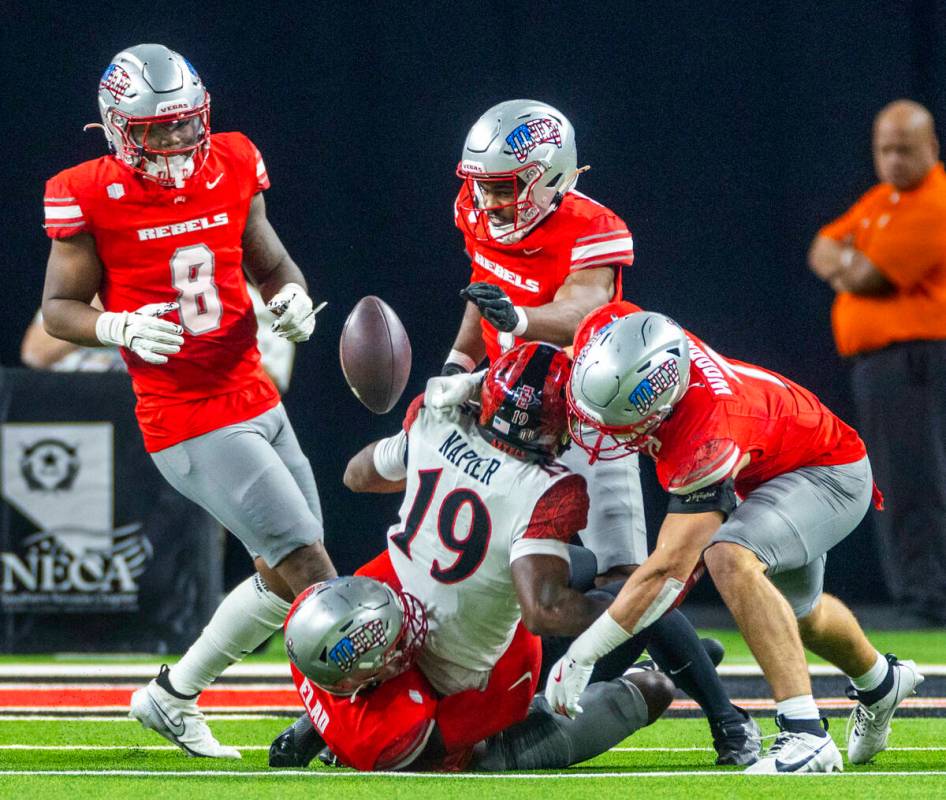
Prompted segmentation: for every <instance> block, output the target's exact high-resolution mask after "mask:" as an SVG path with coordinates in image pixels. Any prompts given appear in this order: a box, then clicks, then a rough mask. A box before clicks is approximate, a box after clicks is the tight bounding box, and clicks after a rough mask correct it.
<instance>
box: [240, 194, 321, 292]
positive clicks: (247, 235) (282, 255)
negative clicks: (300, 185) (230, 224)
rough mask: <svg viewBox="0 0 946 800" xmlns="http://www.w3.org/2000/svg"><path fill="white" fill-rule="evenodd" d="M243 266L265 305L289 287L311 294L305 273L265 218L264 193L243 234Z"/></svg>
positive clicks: (255, 202)
mask: <svg viewBox="0 0 946 800" xmlns="http://www.w3.org/2000/svg"><path fill="white" fill-rule="evenodd" d="M243 266H244V268H245V269H246V271H247V272H248V273H249V275H250V278H251V279H252V281H253V283H254V284H255V285H256V288H257V289H259V293H260V295H261V296H262V298H263V301H264V302H265V303H268V302H269V301H270V300H272V299H273V296H274V295H275V294H276V293H277V292H278V291H279V290H280V289H282V287H283V286H285V285H286V284H287V283H294V284H297V285H298V286H301V287H302V288H303V289H304V290H305V291H308V285H307V284H306V282H305V276H304V275H303V274H302V270H301V269H299V267H298V266H297V265H296V262H295V261H293V260H292V258H291V257H290V256H289V253H288V251H287V250H286V248H285V246H284V245H283V243H282V241H281V240H280V238H279V236H278V234H277V233H276V231H275V230H274V229H273V226H272V225H271V224H270V221H269V218H268V217H267V216H266V201H265V200H264V199H263V193H262V192H257V193H256V195H254V197H253V200H252V201H251V202H250V211H249V215H248V216H247V219H246V228H245V229H244V231H243Z"/></svg>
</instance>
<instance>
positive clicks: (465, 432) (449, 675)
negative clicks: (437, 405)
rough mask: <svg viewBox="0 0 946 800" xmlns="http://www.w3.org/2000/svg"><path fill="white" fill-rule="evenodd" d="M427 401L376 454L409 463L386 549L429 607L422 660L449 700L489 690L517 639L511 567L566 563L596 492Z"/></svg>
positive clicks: (410, 589) (459, 414)
mask: <svg viewBox="0 0 946 800" xmlns="http://www.w3.org/2000/svg"><path fill="white" fill-rule="evenodd" d="M421 399H422V398H418V400H417V401H415V403H414V404H412V406H411V410H410V411H409V412H408V416H407V418H406V419H405V425H404V426H405V431H407V434H406V436H405V434H404V433H402V434H400V435H399V436H398V437H392V438H391V439H389V440H385V442H383V443H381V444H380V445H379V447H378V449H377V450H376V452H378V451H380V452H381V453H384V454H385V455H384V456H383V457H382V459H381V460H382V462H383V461H387V462H388V464H391V463H395V464H396V459H397V458H398V457H400V458H401V459H402V460H401V462H400V463H401V464H402V465H403V464H406V478H407V484H406V487H405V494H404V502H403V504H402V505H401V510H400V522H399V523H398V524H397V525H392V526H391V528H390V529H389V530H388V553H389V554H390V557H391V563H392V564H393V566H394V569H395V571H396V572H397V575H398V578H399V579H400V581H401V585H402V587H403V589H404V590H405V591H407V592H409V593H411V594H413V595H414V596H415V597H417V598H418V599H419V600H420V601H421V602H422V603H423V604H424V607H425V608H426V610H427V620H428V625H429V632H428V635H427V642H426V644H425V646H424V649H423V651H422V653H421V656H420V658H419V659H418V665H419V666H420V668H421V669H422V670H423V672H424V674H425V675H426V676H427V678H428V679H429V680H430V682H431V683H432V684H433V686H434V688H436V689H437V690H438V691H440V692H442V693H443V694H453V693H455V692H458V691H463V690H466V689H474V688H475V689H482V688H483V687H485V686H486V683H487V682H488V680H489V675H490V671H491V670H492V668H493V666H494V665H495V664H496V662H497V661H498V660H499V658H500V656H502V654H503V653H504V652H505V651H506V648H507V647H508V646H509V643H510V642H511V641H512V638H513V634H514V633H515V630H516V626H517V625H518V623H519V620H520V608H519V601H518V598H517V596H516V592H515V588H514V585H513V581H512V575H511V570H510V565H511V563H512V562H513V561H514V560H516V559H517V558H521V557H522V556H526V555H535V554H545V555H554V556H558V557H560V558H563V559H566V560H567V559H568V550H567V547H566V544H565V543H566V542H567V541H568V540H569V539H570V538H571V537H572V536H573V535H574V534H575V533H576V532H577V531H578V530H580V529H581V528H582V527H584V525H585V520H586V517H587V510H588V495H587V491H586V486H585V480H584V478H582V477H581V476H578V475H574V474H572V473H571V472H570V471H569V470H568V468H567V467H565V466H564V465H562V464H559V463H557V462H555V463H553V464H551V465H540V464H538V463H535V462H530V461H522V460H520V459H517V458H515V457H513V456H511V455H508V454H506V453H504V452H502V451H500V450H498V449H496V448H495V447H493V446H492V445H491V444H489V442H487V441H486V440H485V439H484V438H483V437H482V436H481V435H480V433H479V430H478V428H477V426H476V419H475V417H474V416H472V415H470V414H468V413H465V412H455V413H454V414H453V415H452V416H451V417H450V418H444V417H443V416H442V415H438V414H434V413H432V412H430V411H429V410H427V409H425V408H424V407H423V406H422V405H421V403H420V402H419V401H420V400H421ZM398 451H400V452H399V453H398ZM378 461H379V459H378V458H377V457H376V460H375V463H376V465H377V466H380V467H381V470H379V471H382V472H383V471H384V470H385V469H386V470H387V472H388V474H390V473H391V471H392V470H391V467H390V466H387V467H386V466H385V465H384V463H381V464H379V463H378ZM402 474H404V473H403V472H402ZM392 477H393V475H392Z"/></svg>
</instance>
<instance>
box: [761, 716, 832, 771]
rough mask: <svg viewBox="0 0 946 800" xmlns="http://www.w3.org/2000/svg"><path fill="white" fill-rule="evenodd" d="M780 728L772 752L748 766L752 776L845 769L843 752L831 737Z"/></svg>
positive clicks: (780, 723) (770, 749)
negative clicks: (842, 759) (842, 758)
mask: <svg viewBox="0 0 946 800" xmlns="http://www.w3.org/2000/svg"><path fill="white" fill-rule="evenodd" d="M776 722H777V723H778V726H779V728H780V729H781V730H780V732H779V733H778V735H777V736H776V737H775V741H774V742H773V743H772V746H771V747H770V748H769V751H768V752H767V753H766V754H765V755H764V756H763V757H762V758H760V759H759V760H758V761H756V763H755V764H753V765H752V766H751V767H748V768H747V769H746V773H747V774H750V775H782V774H792V773H803V772H843V771H844V764H843V762H842V761H841V752H840V751H839V750H838V746H837V745H836V744H835V743H834V740H833V739H832V738H831V737H830V736H827V735H826V736H816V735H815V734H813V733H803V732H800V731H787V730H785V729H784V728H783V727H782V719H781V718H780V717H776Z"/></svg>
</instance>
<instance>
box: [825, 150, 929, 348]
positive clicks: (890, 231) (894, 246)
mask: <svg viewBox="0 0 946 800" xmlns="http://www.w3.org/2000/svg"><path fill="white" fill-rule="evenodd" d="M819 234H820V235H821V236H827V237H828V238H830V239H835V240H836V241H841V240H843V239H844V238H845V237H846V236H848V235H851V234H853V236H854V242H853V244H854V247H856V248H857V249H858V250H860V251H861V252H862V253H863V254H864V255H865V256H867V258H869V259H870V260H871V262H872V263H873V264H874V266H875V267H877V269H878V270H879V271H880V272H882V273H883V275H884V277H886V278H887V280H888V281H890V282H891V283H892V284H893V285H894V291H893V292H891V293H890V294H889V295H882V296H875V297H868V296H864V295H855V294H850V293H848V292H842V293H840V294H838V296H837V297H836V298H835V301H834V307H833V309H832V312H831V318H832V325H833V327H834V340H835V342H836V343H837V347H838V352H839V353H840V354H841V355H842V356H852V355H856V354H857V353H864V352H868V351H871V350H879V349H880V348H882V347H886V346H887V345H889V344H892V343H894V342H906V341H912V340H915V339H946V171H944V170H943V165H942V164H941V163H940V164H937V165H936V166H935V167H933V168H932V169H931V170H930V171H929V172H928V173H927V175H926V177H925V178H924V179H923V182H922V183H921V184H920V185H919V186H917V187H916V188H915V189H911V190H909V191H906V192H900V191H897V189H895V188H894V187H893V186H891V185H890V184H889V183H881V184H878V185H877V186H875V187H874V188H873V189H871V190H870V191H869V192H867V194H865V195H864V196H863V197H862V198H861V199H860V200H858V201H857V203H855V204H854V205H853V206H852V207H851V208H850V210H848V211H847V212H846V213H845V214H844V215H843V216H841V217H839V218H838V219H836V220H835V221H834V222H832V223H831V224H830V225H826V226H825V227H824V228H822V229H821V230H820V231H819Z"/></svg>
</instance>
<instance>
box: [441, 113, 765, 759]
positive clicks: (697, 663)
mask: <svg viewBox="0 0 946 800" xmlns="http://www.w3.org/2000/svg"><path fill="white" fill-rule="evenodd" d="M578 163H579V162H578V153H577V147H576V135H575V130H574V128H573V127H572V124H571V123H570V122H569V120H568V119H567V117H566V116H565V115H564V114H562V112H561V111H559V110H558V109H556V108H553V107H552V106H550V105H548V104H547V103H543V102H540V101H536V100H528V99H519V100H508V101H506V102H503V103H499V104H497V105H495V106H493V107H492V108H490V109H488V110H487V111H486V112H484V113H483V114H482V116H480V118H479V119H478V120H477V121H476V122H475V123H474V125H473V126H472V128H470V131H469V133H468V134H467V137H466V140H465V141H464V143H463V148H462V151H461V155H460V162H459V164H458V165H457V175H458V176H459V177H460V178H462V179H463V186H462V187H461V188H460V191H459V193H458V195H457V199H456V203H455V205H454V222H455V224H456V227H457V229H458V230H459V231H460V233H461V234H462V236H463V244H464V249H465V251H466V253H467V255H468V256H469V259H470V267H471V275H470V281H471V282H470V285H469V286H467V287H466V288H465V289H464V290H463V291H462V292H461V295H462V296H463V297H464V298H465V299H466V300H467V301H468V302H467V304H466V309H465V312H464V315H463V318H462V321H461V322H460V326H459V330H458V332H457V335H456V339H455V341H454V344H453V349H452V350H451V352H450V355H449V356H448V358H447V361H446V363H445V364H444V367H443V374H444V375H449V374H455V373H457V372H460V371H467V372H470V371H471V370H473V369H475V367H476V365H477V364H478V363H479V362H480V361H481V360H482V358H483V356H484V354H485V355H486V357H487V358H488V359H489V361H490V362H493V361H495V360H496V359H497V358H498V357H499V355H500V354H501V353H502V352H504V351H505V350H508V349H509V348H510V347H512V346H513V345H514V344H518V343H521V342H524V341H547V342H552V343H555V344H559V345H567V344H571V343H572V340H573V338H574V335H575V329H576V328H577V326H578V323H579V322H580V321H581V320H582V319H583V318H584V317H585V315H586V314H588V313H589V312H590V311H592V310H593V309H595V308H598V307H600V306H601V305H602V304H603V303H607V302H608V301H609V300H615V299H619V298H620V297H621V282H622V281H621V272H622V269H623V268H624V267H630V266H631V264H632V263H633V261H634V242H633V238H632V236H631V233H630V231H629V230H628V226H627V224H626V223H625V222H624V220H623V219H621V217H619V216H618V215H617V214H615V213H614V212H613V211H612V210H611V209H610V208H608V207H606V206H604V205H602V204H601V203H599V202H597V201H595V200H593V199H591V198H590V197H587V196H586V195H584V194H582V193H581V192H579V191H577V190H576V184H577V181H578V178H579V175H580V174H581V173H582V172H584V171H585V169H587V168H579V166H578ZM560 460H561V461H562V462H563V463H564V464H565V465H566V466H567V467H568V468H569V469H570V470H571V471H572V472H574V473H576V474H578V475H582V476H584V478H585V479H586V481H587V490H588V496H589V508H588V522H587V524H586V526H585V527H584V528H583V529H582V530H581V531H580V532H579V535H580V538H581V542H582V544H583V545H584V546H585V547H586V548H588V549H589V550H590V551H591V552H592V553H594V556H595V559H594V560H592V561H591V564H592V565H593V568H594V569H597V571H598V573H599V575H598V585H603V584H605V583H607V582H609V581H612V580H615V579H623V578H626V577H627V576H628V575H629V574H630V573H631V571H632V570H633V569H634V567H635V566H636V565H638V564H640V563H641V562H642V561H643V560H644V559H645V558H646V557H647V531H646V526H645V520H644V502H643V497H642V494H641V484H640V467H639V465H638V460H637V456H636V455H632V456H631V457H629V458H625V459H622V460H620V461H596V462H595V463H594V464H589V463H588V460H587V459H586V458H584V454H583V453H582V452H581V451H580V450H579V449H578V448H574V447H573V448H570V449H568V450H566V451H564V452H563V453H562V454H561V456H560ZM648 647H649V650H650V652H651V655H652V656H653V658H654V660H655V661H656V662H657V664H658V665H659V666H660V667H661V669H663V670H665V671H666V672H667V674H669V675H671V676H672V679H673V681H674V683H675V684H676V685H677V687H678V688H680V689H682V690H683V691H685V692H686V693H687V694H689V695H690V696H691V697H692V698H693V699H694V700H696V701H697V702H698V703H699V704H700V707H701V708H702V709H703V712H704V713H705V714H706V717H707V720H708V722H709V725H710V730H711V733H712V737H713V746H714V748H715V749H716V753H717V760H716V763H717V764H751V763H752V762H754V761H755V760H756V758H757V757H758V754H759V730H758V726H757V725H756V724H755V722H754V721H753V720H751V719H750V718H749V716H748V714H746V713H745V712H744V711H742V710H741V709H738V708H736V707H735V706H733V704H732V703H731V702H730V701H729V697H728V695H727V694H726V692H725V691H724V690H723V687H722V684H721V683H720V681H719V680H718V678H717V676H716V672H715V670H714V668H713V664H712V663H711V662H710V660H709V659H708V658H707V657H706V655H705V653H704V652H703V648H702V646H701V645H700V642H699V639H698V637H697V635H696V631H694V630H693V626H692V625H690V623H689V621H688V620H687V619H686V617H685V616H684V615H682V614H676V615H674V616H673V617H672V618H669V619H667V620H665V621H664V624H663V625H662V626H661V629H660V630H659V631H655V632H654V635H653V637H652V638H651V641H650V643H649V645H648Z"/></svg>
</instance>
